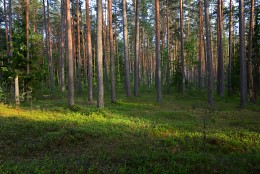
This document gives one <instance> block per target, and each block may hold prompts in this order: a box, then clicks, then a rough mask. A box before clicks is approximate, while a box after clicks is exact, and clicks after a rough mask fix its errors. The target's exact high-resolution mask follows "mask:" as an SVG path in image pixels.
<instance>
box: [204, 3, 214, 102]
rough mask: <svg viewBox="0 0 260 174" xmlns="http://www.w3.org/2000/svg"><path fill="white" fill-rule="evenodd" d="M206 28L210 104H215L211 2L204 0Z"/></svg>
mask: <svg viewBox="0 0 260 174" xmlns="http://www.w3.org/2000/svg"><path fill="white" fill-rule="evenodd" d="M204 11H205V29H206V49H207V70H208V104H209V106H213V66H212V47H211V33H210V28H209V25H210V23H209V21H210V19H209V3H208V0H204Z"/></svg>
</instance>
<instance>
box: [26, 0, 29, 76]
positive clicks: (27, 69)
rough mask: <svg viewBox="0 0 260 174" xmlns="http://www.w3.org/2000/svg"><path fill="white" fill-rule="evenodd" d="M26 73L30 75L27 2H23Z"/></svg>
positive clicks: (27, 0)
mask: <svg viewBox="0 0 260 174" xmlns="http://www.w3.org/2000/svg"><path fill="white" fill-rule="evenodd" d="M25 35H26V73H27V74H29V73H30V64H29V61H30V57H29V0H25Z"/></svg>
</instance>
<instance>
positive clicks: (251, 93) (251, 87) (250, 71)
mask: <svg viewBox="0 0 260 174" xmlns="http://www.w3.org/2000/svg"><path fill="white" fill-rule="evenodd" d="M254 3H255V1H254V0H251V11H250V27H249V36H248V37H249V42H248V89H249V100H250V101H251V102H255V100H254V98H255V97H254V96H255V94H254V93H255V91H254V80H253V65H252V45H253V43H252V42H253V33H254V13H255V12H254V11H255V10H254V5H255V4H254Z"/></svg>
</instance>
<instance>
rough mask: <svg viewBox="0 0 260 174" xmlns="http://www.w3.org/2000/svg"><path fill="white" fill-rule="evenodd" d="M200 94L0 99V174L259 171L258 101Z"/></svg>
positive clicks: (259, 130)
mask: <svg viewBox="0 0 260 174" xmlns="http://www.w3.org/2000/svg"><path fill="white" fill-rule="evenodd" d="M204 96H206V94H205V95H204V94H203V95H193V96H188V95H187V96H186V97H181V96H179V95H177V94H171V95H164V96H163V102H162V103H156V102H155V99H156V96H155V95H154V94H152V93H148V92H142V93H141V96H140V97H129V98H125V97H123V93H121V95H120V96H119V97H118V98H119V100H118V102H117V103H114V104H111V103H109V96H107V98H106V103H105V108H104V109H96V104H94V103H93V104H90V103H87V102H85V100H86V99H84V98H83V97H79V96H78V97H77V98H76V103H77V105H76V106H75V107H73V108H68V107H67V101H66V98H64V97H57V98H56V99H49V98H47V99H43V98H42V99H39V98H38V100H34V101H33V102H32V105H30V104H26V103H25V104H23V105H22V106H21V107H20V108H15V107H13V106H11V105H4V104H0V173H28V174H29V173H30V174H31V173H141V174H143V173H234V174H237V173H260V165H259V164H260V134H259V132H260V105H259V103H257V104H250V103H249V104H248V106H247V107H246V108H245V109H240V108H239V107H238V106H239V98H236V97H232V98H215V106H214V108H213V109H209V108H208V107H207V103H206V99H205V97H204ZM204 123H205V126H206V129H204ZM204 132H206V133H204ZM205 137H206V139H204V138H205Z"/></svg>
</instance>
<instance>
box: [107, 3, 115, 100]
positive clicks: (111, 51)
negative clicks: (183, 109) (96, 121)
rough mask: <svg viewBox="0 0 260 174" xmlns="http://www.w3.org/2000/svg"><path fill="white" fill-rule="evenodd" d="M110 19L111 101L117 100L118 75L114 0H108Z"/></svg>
mask: <svg viewBox="0 0 260 174" xmlns="http://www.w3.org/2000/svg"><path fill="white" fill-rule="evenodd" d="M108 19H109V43H110V77H111V102H112V103H115V102H116V77H115V60H114V45H113V44H114V41H113V28H112V0H108Z"/></svg>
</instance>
